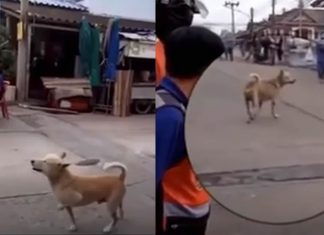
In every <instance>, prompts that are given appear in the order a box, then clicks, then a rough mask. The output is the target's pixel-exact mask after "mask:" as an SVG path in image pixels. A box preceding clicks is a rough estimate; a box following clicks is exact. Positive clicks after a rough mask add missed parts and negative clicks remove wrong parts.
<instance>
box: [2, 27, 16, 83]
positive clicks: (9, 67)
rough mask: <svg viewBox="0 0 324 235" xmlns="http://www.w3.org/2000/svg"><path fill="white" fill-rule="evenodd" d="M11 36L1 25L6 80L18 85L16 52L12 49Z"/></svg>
mask: <svg viewBox="0 0 324 235" xmlns="http://www.w3.org/2000/svg"><path fill="white" fill-rule="evenodd" d="M11 45H12V44H11V43H10V36H9V35H8V33H7V30H6V28H5V27H4V26H2V25H0V60H1V61H2V64H3V71H4V75H5V78H6V80H9V81H10V84H12V85H15V83H16V52H15V50H14V49H13V48H12V47H11Z"/></svg>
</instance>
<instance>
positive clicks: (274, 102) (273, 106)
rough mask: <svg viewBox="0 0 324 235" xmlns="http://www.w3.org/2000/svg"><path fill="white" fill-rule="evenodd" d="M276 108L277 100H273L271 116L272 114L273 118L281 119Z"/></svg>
mask: <svg viewBox="0 0 324 235" xmlns="http://www.w3.org/2000/svg"><path fill="white" fill-rule="evenodd" d="M275 107H276V101H275V100H272V101H271V114H272V116H273V118H275V119H278V118H279V114H277V113H276V111H275Z"/></svg>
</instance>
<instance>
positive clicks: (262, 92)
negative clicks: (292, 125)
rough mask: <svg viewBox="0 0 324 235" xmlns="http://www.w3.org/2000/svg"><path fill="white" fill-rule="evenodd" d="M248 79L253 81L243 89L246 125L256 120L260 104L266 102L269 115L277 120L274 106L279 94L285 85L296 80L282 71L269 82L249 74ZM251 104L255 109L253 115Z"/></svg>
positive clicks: (254, 74)
mask: <svg viewBox="0 0 324 235" xmlns="http://www.w3.org/2000/svg"><path fill="white" fill-rule="evenodd" d="M250 77H251V78H253V81H250V82H248V83H247V84H246V86H245V88H244V100H245V104H246V110H247V114H248V117H249V119H248V121H247V123H250V122H251V121H253V120H255V119H256V117H257V115H258V114H259V112H260V110H261V108H262V104H263V103H264V102H266V101H270V102H271V114H272V116H273V117H274V118H275V119H277V118H278V117H279V115H278V114H277V113H276V112H275V106H276V99H277V98H278V95H279V92H280V90H281V88H282V87H284V86H285V85H287V84H294V83H295V82H296V79H294V78H291V76H290V74H289V73H288V72H285V71H283V70H280V72H279V74H278V76H277V77H276V78H273V79H270V80H262V79H261V77H260V75H258V74H256V73H251V74H250ZM251 104H252V106H253V108H254V109H255V111H254V113H253V114H252V112H251V106H250V105H251Z"/></svg>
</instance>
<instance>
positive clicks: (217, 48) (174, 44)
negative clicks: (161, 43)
mask: <svg viewBox="0 0 324 235" xmlns="http://www.w3.org/2000/svg"><path fill="white" fill-rule="evenodd" d="M224 50H225V48H224V44H223V42H222V40H221V38H220V37H219V36H218V35H217V34H215V33H214V32H212V31H211V30H209V29H207V28H204V27H199V26H190V27H181V28H178V29H176V30H174V31H173V32H172V33H171V35H170V36H169V37H168V39H167V40H166V43H165V56H166V68H167V72H168V74H169V75H170V76H173V77H176V78H192V77H195V76H200V75H201V74H202V73H203V72H204V71H205V69H207V67H208V66H209V65H210V64H211V63H212V62H213V61H215V60H216V59H218V58H219V57H220V56H221V55H222V54H223V52H224Z"/></svg>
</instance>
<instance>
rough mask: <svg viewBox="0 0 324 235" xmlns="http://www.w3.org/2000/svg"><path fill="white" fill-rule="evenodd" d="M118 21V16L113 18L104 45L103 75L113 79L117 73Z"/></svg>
mask: <svg viewBox="0 0 324 235" xmlns="http://www.w3.org/2000/svg"><path fill="white" fill-rule="evenodd" d="M119 23H120V20H119V19H118V18H116V19H114V21H113V23H112V26H111V31H110V37H109V40H108V39H107V40H108V42H109V43H108V45H107V47H106V52H105V56H106V64H105V70H104V77H105V79H107V80H112V81H114V80H115V79H116V74H117V65H118V59H119Z"/></svg>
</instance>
